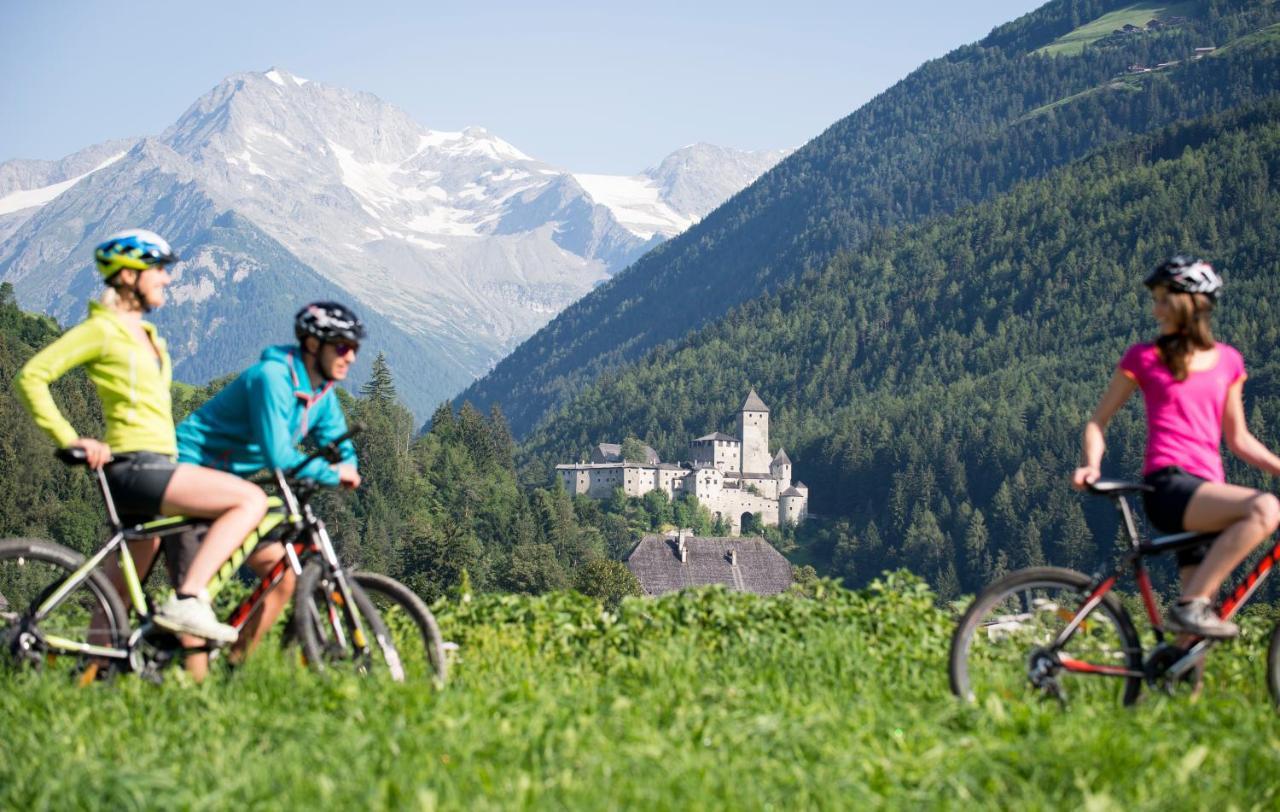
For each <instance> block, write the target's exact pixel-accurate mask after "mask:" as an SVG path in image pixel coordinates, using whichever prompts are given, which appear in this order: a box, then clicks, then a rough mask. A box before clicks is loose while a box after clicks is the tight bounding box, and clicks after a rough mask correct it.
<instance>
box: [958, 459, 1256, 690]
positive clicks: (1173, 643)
mask: <svg viewBox="0 0 1280 812" xmlns="http://www.w3.org/2000/svg"><path fill="white" fill-rule="evenodd" d="M1089 490H1090V491H1091V492H1092V493H1094V494H1097V495H1100V496H1105V497H1107V498H1109V499H1111V500H1112V502H1113V503H1114V505H1115V508H1116V510H1117V511H1118V512H1119V514H1120V520H1121V526H1122V527H1123V529H1124V533H1125V534H1126V536H1127V538H1128V550H1127V551H1126V552H1125V554H1124V555H1123V556H1122V558H1121V560H1120V561H1119V562H1118V563H1117V564H1116V565H1115V566H1114V568H1112V569H1111V570H1110V571H1105V570H1104V571H1100V572H1099V573H1098V574H1096V575H1094V576H1092V577H1090V576H1087V575H1085V574H1083V573H1081V572H1077V571H1075V570H1070V569H1062V568H1059V567H1031V568H1028V569H1023V570H1018V571H1017V572H1012V573H1009V574H1008V575H1006V576H1004V577H1003V578H1000V579H999V580H997V581H995V582H994V583H992V584H991V585H990V586H988V587H987V588H986V589H985V590H984V591H983V592H982V593H981V594H979V595H978V597H977V598H975V599H974V601H973V603H972V604H971V605H970V606H969V608H968V610H967V611H966V612H965V613H964V615H963V617H961V618H960V622H959V624H958V625H957V626H956V630H955V634H954V635H953V637H952V639H951V657H950V679H951V691H952V693H954V694H955V695H956V696H958V697H960V698H961V699H965V700H968V701H970V702H974V701H983V700H985V699H986V698H987V697H989V696H996V697H1001V698H1015V697H1020V696H1025V695H1027V693H1028V691H1029V692H1030V693H1031V694H1032V695H1036V694H1038V695H1041V696H1047V697H1053V698H1055V699H1057V700H1059V701H1061V702H1063V703H1065V702H1066V701H1067V698H1068V696H1072V697H1075V698H1085V699H1087V700H1090V701H1093V700H1111V701H1114V699H1115V695H1116V693H1117V692H1118V693H1119V697H1120V700H1121V702H1122V703H1123V704H1125V705H1131V704H1133V703H1134V702H1136V701H1137V699H1138V696H1139V694H1140V693H1141V691H1142V686H1143V683H1146V684H1147V685H1148V686H1150V687H1151V688H1153V689H1161V690H1164V691H1166V692H1168V693H1173V692H1174V691H1176V689H1177V687H1178V686H1179V685H1180V684H1182V683H1183V682H1184V681H1185V680H1187V679H1189V678H1190V677H1191V675H1192V673H1193V669H1195V668H1196V667H1197V666H1198V665H1199V664H1200V663H1201V662H1203V661H1204V658H1205V656H1206V655H1207V654H1208V652H1209V650H1210V649H1211V648H1213V646H1214V645H1216V643H1217V641H1215V640H1211V639H1206V638H1200V637H1190V638H1189V640H1184V644H1183V645H1178V644H1177V642H1178V638H1176V637H1175V638H1174V639H1173V640H1169V639H1166V631H1165V628H1164V622H1163V620H1162V619H1161V614H1160V609H1159V607H1158V605H1157V603H1156V598H1155V593H1154V590H1153V589H1152V585H1151V576H1150V573H1149V572H1148V570H1147V566H1146V559H1148V558H1150V557H1151V556H1159V555H1167V554H1170V553H1175V552H1177V551H1178V550H1184V549H1188V548H1192V547H1196V546H1198V545H1201V544H1206V543H1209V542H1212V541H1213V539H1214V538H1216V537H1217V535H1218V534H1217V533H1196V532H1187V533H1174V534H1171V535H1166V536H1160V537H1157V538H1153V539H1150V540H1149V541H1145V542H1144V541H1142V540H1141V538H1140V536H1139V534H1138V530H1137V525H1136V523H1135V521H1134V516H1133V511H1132V509H1131V508H1130V506H1129V501H1128V499H1127V498H1126V497H1128V496H1131V495H1133V494H1137V493H1141V492H1144V491H1149V490H1150V486H1148V485H1145V484H1143V483H1139V482H1124V481H1120V480H1113V479H1099V480H1097V481H1095V482H1093V483H1092V484H1091V485H1090V486H1089ZM1278 563H1280V543H1277V544H1276V546H1275V547H1274V548H1272V549H1271V550H1270V551H1269V552H1268V553H1267V554H1266V555H1264V556H1263V557H1262V558H1261V560H1259V562H1258V563H1257V564H1256V565H1255V566H1254V568H1253V570H1252V571H1251V572H1250V573H1249V574H1248V575H1247V576H1246V577H1245V578H1244V579H1243V580H1242V581H1241V582H1240V584H1239V585H1238V586H1237V587H1235V589H1233V590H1232V591H1231V593H1230V594H1229V595H1227V596H1226V598H1225V599H1224V600H1223V601H1222V603H1221V604H1220V606H1219V607H1218V614H1219V615H1220V616H1221V617H1222V618H1224V619H1230V618H1231V617H1232V616H1234V615H1235V614H1236V613H1237V612H1239V611H1240V609H1241V608H1242V607H1243V606H1244V605H1245V604H1246V603H1247V602H1248V601H1249V599H1250V598H1251V597H1252V596H1253V595H1254V593H1255V592H1256V591H1257V589H1258V587H1260V586H1261V585H1262V583H1263V581H1265V580H1266V578H1267V576H1268V575H1269V574H1270V573H1271V570H1272V568H1273V567H1275V566H1276V564H1278ZM1127 569H1131V570H1132V573H1133V577H1134V580H1135V581H1136V582H1137V586H1138V592H1139V594H1140V596H1141V599H1142V606H1143V609H1144V611H1145V612H1146V615H1147V620H1148V621H1149V622H1150V624H1151V628H1152V631H1153V632H1154V635H1155V646H1154V647H1153V648H1152V650H1151V652H1150V653H1149V654H1145V655H1144V653H1143V650H1142V644H1141V642H1140V641H1139V639H1138V633H1137V631H1136V629H1135V628H1134V625H1133V621H1132V619H1131V618H1130V616H1129V612H1128V610H1127V609H1126V608H1125V606H1124V604H1123V603H1122V602H1121V601H1120V599H1119V597H1118V596H1117V594H1116V592H1115V591H1113V590H1114V587H1115V586H1116V583H1117V582H1118V581H1119V579H1120V578H1121V576H1123V575H1124V574H1125V570H1127ZM1267 688H1268V689H1269V691H1270V692H1271V698H1272V701H1273V703H1276V704H1277V705H1278V706H1280V625H1277V626H1276V628H1275V630H1274V631H1272V633H1271V640H1270V644H1269V647H1268V650H1267Z"/></svg>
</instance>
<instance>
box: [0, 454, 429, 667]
mask: <svg viewBox="0 0 1280 812" xmlns="http://www.w3.org/2000/svg"><path fill="white" fill-rule="evenodd" d="M352 433H354V432H349V433H348V434H347V435H344V436H343V437H340V438H338V439H337V440H335V441H334V442H332V443H330V444H328V445H327V446H324V447H322V448H320V449H317V450H316V451H315V452H314V453H312V454H311V455H310V456H308V457H307V458H306V459H305V460H304V461H303V462H302V463H301V464H299V465H298V466H297V467H295V468H294V469H292V470H291V471H290V472H289V474H286V473H285V472H282V471H280V470H276V471H274V472H273V476H274V478H275V481H276V486H277V488H278V489H279V492H280V495H279V496H278V497H270V498H269V500H268V504H269V508H268V512H267V515H266V516H265V517H264V519H263V520H262V523H261V524H260V525H259V526H258V528H257V529H256V530H255V531H254V532H252V533H250V534H249V535H248V536H247V537H246V538H245V540H244V542H243V543H242V544H241V546H240V547H239V548H237V549H236V550H235V552H234V553H233V554H232V556H231V558H230V559H229V560H228V561H227V562H226V563H224V564H223V565H222V567H221V568H220V569H219V570H218V572H217V573H216V574H215V576H214V578H213V579H212V581H211V582H210V584H209V586H208V591H209V593H210V595H211V596H213V595H216V594H217V593H218V592H219V591H221V590H222V589H223V588H224V587H225V586H226V584H227V583H228V582H229V581H230V580H231V579H232V578H233V577H234V575H235V573H236V571H237V569H238V568H239V567H240V565H241V564H242V563H243V562H244V561H245V559H246V558H248V556H249V554H250V553H252V552H253V550H254V549H255V548H256V547H257V545H258V544H259V543H260V542H261V541H263V540H273V541H276V540H278V541H282V542H284V545H285V557H284V558H283V559H282V560H281V561H280V562H278V563H277V565H276V566H275V567H274V568H273V569H272V570H271V571H270V572H269V573H268V574H267V575H266V576H264V577H263V578H262V579H261V581H260V583H259V584H258V586H257V588H256V589H254V590H253V592H252V593H251V594H250V595H249V596H248V597H247V598H245V599H244V600H243V601H242V602H241V603H240V604H239V605H238V606H237V607H235V608H234V609H233V610H232V611H231V613H230V615H229V616H228V619H227V623H228V624H229V625H231V626H233V627H235V628H236V629H240V628H243V626H244V624H245V623H246V622H247V621H248V619H249V618H250V617H251V616H252V615H253V613H254V612H255V611H256V610H257V609H258V607H259V606H260V605H261V602H262V599H263V597H265V596H266V595H267V594H268V593H269V592H270V591H271V590H272V589H274V588H275V587H276V586H277V585H278V584H279V583H280V581H281V580H282V579H283V577H284V572H285V568H286V567H289V568H292V569H293V571H294V572H295V573H297V574H298V576H299V583H303V582H305V583H307V584H309V585H310V587H311V588H310V589H309V590H308V591H307V592H301V591H299V592H298V593H297V594H298V595H300V596H303V595H305V596H307V600H302V601H300V600H297V599H296V598H295V615H296V616H297V618H298V621H297V622H295V624H294V626H295V628H296V630H297V631H298V633H299V636H300V637H301V639H302V642H303V651H304V654H305V656H306V660H307V662H308V664H310V665H312V666H313V667H316V668H321V667H325V666H332V665H335V664H338V663H343V664H345V665H348V666H351V667H354V668H355V669H356V670H358V671H360V672H362V673H369V672H374V671H377V672H384V673H387V674H388V675H389V676H390V677H391V678H392V679H394V680H397V681H403V680H404V679H405V670H404V665H403V663H402V662H401V658H400V655H399V652H398V651H397V649H396V647H395V644H394V640H393V638H392V635H391V633H390V632H389V630H388V629H387V627H386V625H385V623H384V622H383V620H382V618H381V617H380V615H379V613H378V610H377V608H376V607H375V605H374V603H373V601H371V600H370V599H369V597H368V596H367V595H366V594H365V593H364V591H363V590H362V589H361V588H360V587H359V586H358V585H357V584H356V583H355V582H354V581H353V579H352V577H351V575H350V574H349V573H348V572H347V571H346V570H345V569H344V568H343V567H342V565H341V563H340V562H339V560H338V556H337V553H336V551H335V550H334V547H333V544H332V542H331V540H330V538H329V535H328V533H327V531H326V530H325V527H324V523H323V522H322V521H320V520H319V518H318V517H316V516H315V513H314V512H313V511H312V510H311V508H310V505H309V501H308V497H309V495H310V493H311V492H313V491H314V488H315V485H314V483H305V482H303V483H297V484H298V485H299V487H300V491H301V495H302V499H301V500H300V499H299V498H298V496H297V495H295V493H294V490H293V488H292V487H291V486H290V480H291V478H292V477H293V476H294V475H296V473H297V472H298V471H300V470H301V469H302V467H303V466H305V465H306V464H307V463H309V462H311V461H312V460H314V459H316V458H317V457H319V456H324V457H326V458H329V459H333V458H335V457H336V456H337V454H338V451H337V446H338V443H340V442H342V441H344V440H346V439H348V437H349V436H350V435H351V434H352ZM57 456H58V458H59V459H60V460H62V461H63V462H64V463H67V464H69V465H84V464H86V462H87V461H86V458H85V455H84V452H83V451H82V450H80V449H77V448H70V449H62V450H59V451H58V452H57ZM94 474H95V476H96V481H97V485H98V490H99V492H100V494H101V496H102V498H103V502H104V504H105V506H106V511H107V522H108V529H109V532H110V537H109V539H108V541H107V543H106V544H105V545H104V546H103V547H102V548H101V549H100V550H98V552H97V553H95V554H94V555H93V556H92V557H90V558H88V559H87V560H86V559H85V558H84V556H81V555H80V554H79V553H77V552H75V551H73V550H71V549H69V548H67V547H64V546H62V545H60V544H55V543H53V542H49V541H44V540H40V539H5V540H3V541H0V658H3V659H7V660H8V661H9V662H10V663H11V664H16V665H29V666H34V667H38V668H43V669H46V670H62V669H64V668H65V669H66V670H69V671H71V672H72V673H74V674H76V675H77V678H78V679H80V680H81V681H82V682H88V681H90V680H92V679H94V678H95V677H97V676H99V675H102V674H104V673H111V672H113V671H132V672H135V673H137V674H140V675H142V676H144V677H146V678H149V679H152V680H156V681H158V680H159V679H160V677H161V672H162V670H163V668H164V667H165V666H166V665H168V664H169V663H171V662H172V661H173V660H174V659H176V658H180V657H182V656H184V655H185V654H188V653H190V652H192V651H198V650H205V651H211V652H212V653H213V654H215V655H216V652H217V650H216V648H213V647H209V646H205V647H200V648H184V647H183V646H182V645H181V644H180V643H179V642H178V639H177V637H176V636H175V635H173V634H172V633H170V632H168V631H166V630H163V629H160V628H159V627H157V626H155V624H154V623H153V622H152V618H151V615H152V609H153V607H152V605H151V602H150V600H149V598H148V596H147V595H146V594H145V593H144V591H143V588H142V582H143V579H142V578H140V577H139V575H138V571H137V567H136V566H135V564H134V561H133V557H132V556H131V555H130V553H129V547H128V545H127V544H125V542H126V541H130V540H134V539H149V538H154V537H157V536H161V537H163V536H168V535H172V534H176V533H180V532H184V531H187V530H190V529H193V528H195V527H197V526H198V525H200V524H201V523H203V520H199V519H192V518H188V517H183V516H174V517H166V518H162V519H157V520H155V521H150V522H144V523H142V524H138V525H135V526H132V527H125V526H124V525H123V524H122V523H121V521H120V518H119V515H118V513H117V511H116V507H115V501H114V499H113V498H112V496H111V490H110V487H109V486H108V485H107V481H106V477H105V475H104V473H103V471H102V469H96V470H95V471H94ZM113 553H117V554H118V555H119V562H120V570H121V574H122V576H123V578H124V581H125V585H126V589H127V595H128V598H129V607H126V605H125V603H124V601H123V600H122V599H121V597H120V595H119V594H118V593H117V592H116V590H115V589H114V588H113V587H112V585H111V583H110V581H109V580H108V578H107V577H106V576H105V575H104V574H103V573H102V572H101V571H100V570H99V566H100V565H101V564H102V562H103V561H105V560H106V559H107V557H108V556H110V555H112V554H113ZM299 605H309V606H310V607H311V611H303V612H299V611H298V606H299ZM129 608H132V609H133V611H134V613H135V614H136V616H137V618H138V621H139V623H138V627H137V628H136V629H131V628H130V625H129V621H130V617H129ZM370 637H372V641H371V640H370ZM321 640H322V641H323V646H321V645H319V644H318V643H317V641H321ZM308 641H310V645H308Z"/></svg>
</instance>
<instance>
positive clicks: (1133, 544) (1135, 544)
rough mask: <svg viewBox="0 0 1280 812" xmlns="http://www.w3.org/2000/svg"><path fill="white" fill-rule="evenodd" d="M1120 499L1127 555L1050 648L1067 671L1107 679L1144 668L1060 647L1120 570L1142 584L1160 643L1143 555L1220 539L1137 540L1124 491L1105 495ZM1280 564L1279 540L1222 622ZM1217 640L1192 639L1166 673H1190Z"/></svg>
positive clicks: (1160, 624) (1227, 604) (1234, 596)
mask: <svg viewBox="0 0 1280 812" xmlns="http://www.w3.org/2000/svg"><path fill="white" fill-rule="evenodd" d="M1105 495H1107V496H1109V497H1110V498H1112V499H1114V500H1115V502H1116V509H1117V510H1118V511H1119V512H1120V516H1121V521H1122V523H1123V526H1124V529H1125V532H1126V533H1127V535H1128V536H1129V541H1130V551H1129V553H1128V554H1127V555H1126V556H1125V559H1124V560H1123V561H1122V562H1121V563H1119V564H1117V565H1116V567H1115V568H1114V569H1113V570H1112V572H1111V573H1110V574H1108V575H1106V576H1105V577H1104V576H1101V575H1099V576H1097V577H1095V579H1094V584H1093V587H1092V589H1090V591H1089V595H1088V596H1087V597H1086V598H1085V600H1084V602H1083V603H1082V604H1081V605H1080V607H1079V608H1078V609H1077V610H1076V612H1075V614H1074V615H1073V616H1072V618H1071V620H1070V622H1068V623H1067V626H1066V627H1065V628H1064V629H1063V630H1062V631H1061V632H1060V633H1059V634H1058V637H1057V639H1055V640H1054V641H1053V644H1052V645H1051V646H1050V647H1049V650H1050V651H1051V652H1052V653H1053V654H1054V655H1055V656H1056V657H1057V660H1058V662H1059V664H1060V665H1061V666H1062V668H1063V670H1065V671H1071V672H1075V673H1079V674H1097V675H1100V676H1108V677H1125V678H1130V677H1139V678H1142V677H1145V676H1146V674H1145V673H1144V672H1142V671H1135V670H1133V669H1129V668H1122V667H1119V666H1113V665H1104V664H1099V663H1090V662H1085V661H1083V660H1077V659H1074V658H1072V657H1067V656H1063V655H1062V654H1061V651H1062V649H1063V648H1064V647H1065V646H1066V645H1067V643H1068V642H1070V640H1071V638H1072V636H1074V634H1075V632H1076V630H1077V629H1079V628H1080V625H1081V624H1082V623H1083V622H1084V620H1085V618H1086V617H1087V616H1088V614H1089V613H1090V612H1092V611H1093V609H1094V608H1095V607H1097V605H1098V604H1099V603H1101V602H1102V599H1103V597H1104V596H1105V595H1106V594H1107V593H1108V592H1110V591H1111V589H1112V588H1113V587H1114V586H1115V585H1116V582H1117V581H1118V580H1119V578H1120V575H1121V574H1122V571H1123V570H1124V569H1125V567H1126V566H1131V567H1133V573H1134V580H1136V581H1137V583H1138V591H1139V593H1140V594H1141V596H1142V604H1143V607H1144V609H1145V610H1146V613H1147V619H1148V620H1149V621H1150V622H1151V627H1152V630H1153V631H1154V632H1155V635H1156V644H1157V645H1159V644H1161V643H1163V642H1164V640H1165V630H1164V621H1163V619H1162V618H1161V616H1160V610H1159V608H1158V607H1157V606H1156V599H1155V590H1154V588H1153V587H1152V585H1151V575H1150V573H1149V572H1148V571H1147V568H1146V565H1145V563H1144V562H1145V559H1146V558H1147V557H1148V556H1155V555H1162V554H1165V553H1171V552H1176V551H1178V550H1182V549H1186V548H1189V547H1194V546H1197V545H1199V544H1203V543H1204V542H1206V541H1210V540H1212V539H1214V538H1215V537H1217V535H1218V534H1217V533H1197V532H1187V533H1176V534H1173V535H1168V536H1161V537H1159V538H1155V539H1152V540H1151V541H1149V542H1147V543H1145V544H1144V543H1142V542H1141V541H1140V540H1139V535H1138V530H1137V525H1136V523H1135V522H1134V519H1133V512H1132V510H1131V509H1130V507H1129V501H1128V500H1127V499H1126V498H1125V496H1124V494H1123V493H1117V494H1105ZM1277 564H1280V541H1277V543H1276V545H1275V546H1274V547H1272V548H1271V550H1270V551H1269V552H1268V553H1267V554H1266V555H1264V556H1263V557H1262V558H1261V560H1259V561H1258V563H1257V564H1256V565H1255V566H1254V568H1253V569H1252V570H1251V571H1250V572H1249V574H1248V575H1247V576H1245V578H1244V580H1242V581H1241V583H1240V584H1239V585H1238V586H1236V588H1235V589H1234V590H1232V593H1231V595H1229V596H1228V597H1227V598H1225V599H1224V600H1223V602H1222V606H1221V608H1220V609H1219V610H1218V614H1219V616H1220V617H1222V618H1223V619H1224V620H1230V619H1231V618H1232V617H1233V616H1234V615H1235V614H1236V613H1237V612H1239V611H1240V609H1241V608H1243V606H1244V605H1245V604H1246V603H1247V602H1248V601H1249V599H1250V598H1251V597H1253V595H1254V593H1255V592H1256V591H1257V590H1258V588H1259V587H1260V586H1262V583H1263V582H1264V581H1265V580H1266V579H1267V577H1268V576H1269V575H1270V574H1271V571H1272V569H1273V568H1274V567H1275V565H1277ZM1215 642H1216V641H1215V640H1211V639H1208V638H1201V637H1197V638H1193V641H1192V644H1191V646H1189V647H1188V649H1187V652H1186V654H1184V655H1183V656H1182V657H1180V658H1179V659H1178V660H1177V661H1176V662H1175V663H1173V665H1171V666H1169V668H1168V670H1167V671H1166V672H1165V673H1167V674H1169V675H1171V676H1173V677H1175V678H1176V677H1180V676H1182V675H1183V674H1185V673H1186V672H1187V671H1189V670H1190V669H1191V668H1192V667H1194V666H1195V664H1196V663H1197V662H1198V661H1199V660H1200V659H1201V658H1203V657H1204V655H1205V654H1206V653H1207V652H1208V650H1209V649H1210V648H1211V647H1212V646H1213V645H1214V643H1215Z"/></svg>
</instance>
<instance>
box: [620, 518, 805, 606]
mask: <svg viewBox="0 0 1280 812" xmlns="http://www.w3.org/2000/svg"><path fill="white" fill-rule="evenodd" d="M624 561H625V563H626V565H627V569H629V570H631V573H632V574H633V575H635V576H636V580H637V581H639V582H640V589H641V590H642V591H643V592H644V594H646V595H661V594H662V593H664V592H674V591H675V590H678V589H684V588H685V587H691V586H706V585H708V584H722V585H724V586H725V587H726V588H728V589H731V590H735V591H738V592H755V593H756V594H759V595H775V594H777V593H779V592H785V591H786V590H787V587H789V586H791V564H790V562H788V561H787V559H786V558H784V557H783V556H782V553H780V552H778V551H777V550H775V549H774V548H773V545H771V544H769V542H767V541H765V540H764V539H762V538H758V537H756V538H743V537H732V538H728V537H718V538H712V537H697V536H694V535H693V534H692V533H690V532H689V531H687V530H686V531H680V532H678V533H677V532H673V533H668V534H666V535H665V536H645V537H644V538H642V539H641V540H640V542H639V543H638V544H636V546H635V547H633V548H632V550H631V552H630V553H629V554H628V555H627V557H626V559H625V560H624Z"/></svg>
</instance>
